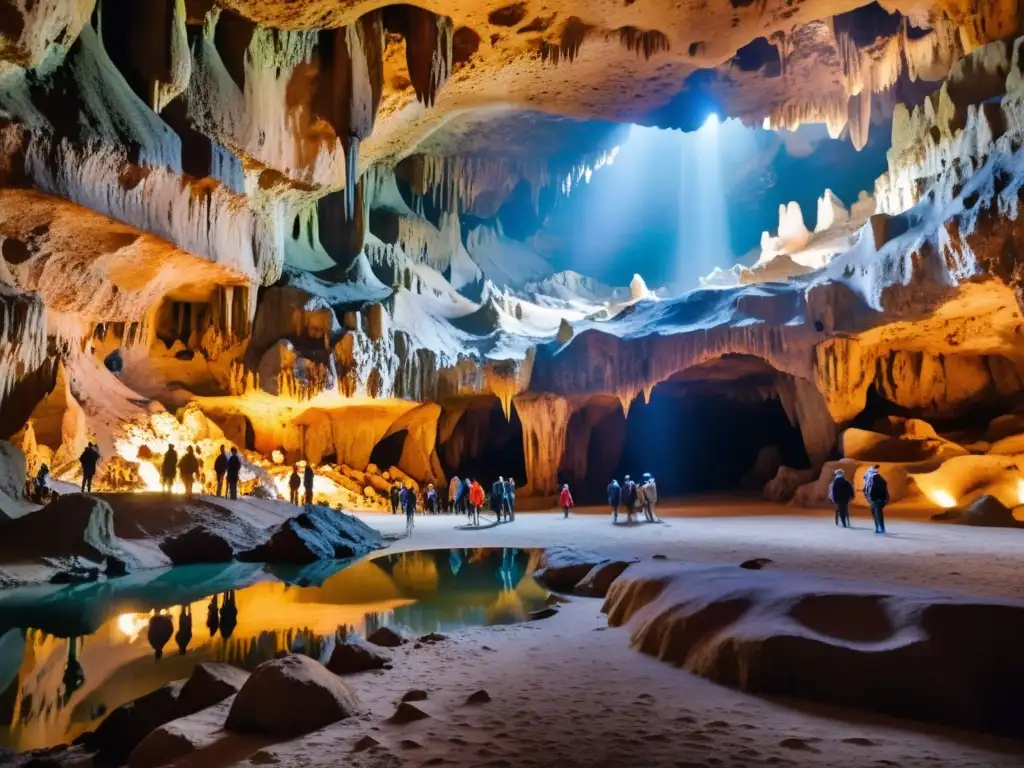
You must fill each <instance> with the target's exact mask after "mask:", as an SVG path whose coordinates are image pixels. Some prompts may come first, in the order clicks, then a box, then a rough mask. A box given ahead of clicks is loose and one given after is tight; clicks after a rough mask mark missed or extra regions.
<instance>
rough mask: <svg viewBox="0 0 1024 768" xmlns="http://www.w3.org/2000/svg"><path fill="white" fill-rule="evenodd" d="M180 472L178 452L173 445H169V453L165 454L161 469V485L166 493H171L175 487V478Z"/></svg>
mask: <svg viewBox="0 0 1024 768" xmlns="http://www.w3.org/2000/svg"><path fill="white" fill-rule="evenodd" d="M177 474H178V452H177V451H176V450H174V446H173V445H168V446H167V453H165V454H164V463H163V466H162V467H161V469H160V485H161V487H162V488H163V491H164V493H170V492H171V489H172V488H173V487H174V478H175V477H176V476H177Z"/></svg>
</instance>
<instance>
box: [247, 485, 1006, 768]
mask: <svg viewBox="0 0 1024 768" xmlns="http://www.w3.org/2000/svg"><path fill="white" fill-rule="evenodd" d="M663 513H664V514H665V517H666V518H668V520H667V523H666V524H664V525H639V526H635V527H612V525H611V524H610V520H609V519H608V517H607V516H606V514H605V510H603V509H600V508H596V507H595V508H582V509H579V510H577V513H576V514H574V515H573V516H571V517H570V519H569V520H563V519H562V516H561V513H560V512H559V513H554V512H535V513H520V514H519V515H518V516H517V520H516V522H515V523H514V524H511V525H502V526H498V527H494V528H489V529H485V530H480V531H456V530H454V526H455V524H456V523H457V519H456V518H454V517H452V516H447V515H439V516H420V517H418V518H417V521H416V527H415V530H414V532H413V535H412V536H411V537H408V538H402V539H400V540H398V541H397V542H396V543H395V545H394V547H395V548H396V549H407V550H411V549H421V548H436V547H452V546H458V547H476V546H481V547H494V546H499V547H500V546H516V547H544V546H552V545H555V544H571V545H575V546H578V547H581V548H587V549H593V550H596V551H599V552H602V553H608V554H624V555H635V556H650V555H652V554H656V553H659V554H664V555H667V556H668V557H669V558H672V559H685V560H693V561H704V562H713V561H719V562H736V563H739V562H742V561H743V560H746V559H748V558H753V557H769V558H771V559H772V560H773V561H774V567H778V568H785V569H787V570H792V571H803V572H815V573H822V574H828V575H833V576H840V577H850V578H858V579H866V580H875V581H883V582H888V583H896V584H903V585H905V586H910V585H913V586H928V587H932V588H940V589H946V590H949V591H958V592H965V593H972V594H978V595H987V596H993V597H1016V598H1020V597H1022V595H1024V564H1022V561H1021V559H1020V557H1019V551H1020V547H1021V545H1022V544H1024V531H1014V530H993V529H977V528H963V527H958V526H951V525H942V524H938V523H930V522H924V519H926V516H927V514H928V511H926V510H921V509H899V508H897V509H895V510H894V511H893V513H892V515H891V516H890V520H889V526H888V527H889V528H890V530H891V533H890V534H889V535H886V536H884V537H883V536H876V535H875V534H874V533H873V528H872V527H871V525H870V518H869V517H868V515H867V513H866V511H864V510H855V512H854V522H855V525H857V528H855V529H854V530H850V531H843V530H838V529H836V528H835V527H834V525H833V523H832V519H831V513H830V512H829V511H827V510H800V509H794V508H791V507H783V506H778V505H773V504H768V503H764V502H750V501H748V502H742V501H728V500H724V499H710V500H709V499H698V500H681V501H674V502H671V503H669V504H665V505H664V509H663ZM361 517H363V519H364V520H366V521H367V522H369V523H370V524H372V525H374V526H376V527H378V528H380V529H382V530H383V531H385V532H388V533H396V534H397V533H403V532H404V528H405V521H404V518H402V517H401V516H392V515H390V514H380V513H376V514H373V513H365V514H362V515H361ZM458 522H460V521H458ZM600 608H601V601H600V600H596V599H587V598H573V599H572V600H571V602H569V603H568V604H566V605H565V606H563V608H562V610H561V611H560V613H559V614H558V615H556V616H554V617H553V618H551V619H547V620H544V621H538V622H529V623H526V624H519V625H513V626H506V627H489V628H479V629H470V630H466V631H464V632H460V633H457V634H456V635H454V636H453V637H452V638H451V640H450V641H449V642H446V643H441V644H439V645H436V646H423V647H421V648H415V647H411V648H410V647H409V646H404V647H403V648H402V649H399V650H398V651H396V664H395V667H394V669H393V670H391V671H388V672H385V673H369V674H366V675H358V676H355V677H353V678H352V684H353V686H354V687H355V688H356V689H357V690H358V691H359V693H360V695H361V696H362V697H363V701H364V702H365V703H366V704H367V705H368V708H369V710H370V713H369V714H368V715H366V716H364V717H363V718H361V719H360V720H359V721H348V722H344V723H339V724H337V725H336V726H332V727H330V728H327V729H325V730H323V731H321V732H318V733H317V734H314V735H312V736H310V737H308V738H307V739H305V740H299V741H294V742H290V743H288V744H279V745H275V746H267V747H264V749H263V750H261V751H260V752H259V753H258V754H256V755H252V754H251V753H250V758H251V763H250V764H266V763H278V764H288V765H292V764H308V765H310V766H321V765H322V766H328V765H334V764H336V762H335V760H336V754H337V752H338V751H345V752H348V756H349V757H350V758H351V763H350V764H352V765H357V766H391V765H438V764H449V765H465V766H477V765H479V766H594V765H601V766H627V765H645V766H662V765H665V766H668V765H672V766H684V767H687V768H712V766H716V767H718V768H753V767H754V766H763V765H789V766H850V767H851V768H853V766H858V767H859V766H868V765H877V766H884V765H898V766H904V767H916V766H958V767H959V766H1011V765H1012V766H1019V765H1022V764H1024V743H1020V742H1015V741H1010V740H1006V739H998V738H993V737H988V736H982V735H978V734H970V733H965V732H958V731H955V730H952V729H947V728H936V727H930V726H922V725H918V724H915V723H910V722H907V721H900V720H896V719H893V718H887V717H881V716H876V715H870V714H865V713H861V712H851V711H849V710H843V709H837V708H830V707H825V706H821V705H813V704H808V703H805V702H792V701H791V702H786V701H780V700H773V699H768V698H762V697H756V696H751V695H747V694H744V693H740V692H737V691H734V690H731V689H728V688H724V687H722V686H718V685H715V684H713V683H711V682H709V681H707V680H704V679H702V678H698V677H695V676H693V675H691V674H689V673H687V672H685V671H682V670H680V669H676V668H673V667H670V666H668V665H665V664H663V663H661V662H658V661H656V660H654V659H652V658H650V657H647V656H644V655H642V654H640V653H638V652H636V651H633V650H631V649H630V648H629V643H628V635H627V630H625V629H623V628H609V627H608V626H607V623H606V621H605V617H604V616H603V615H602V614H601V613H600ZM414 688H420V689H423V690H425V691H427V692H428V696H429V698H428V699H427V700H426V701H423V702H418V703H417V706H418V707H420V708H421V709H422V710H423V711H424V712H426V713H427V714H428V715H429V717H428V718H426V719H423V720H420V721H417V722H414V723H411V724H407V725H401V726H398V725H394V724H391V723H388V722H386V720H387V718H388V717H389V716H390V714H391V713H392V712H393V711H394V707H395V705H396V703H397V702H398V700H399V699H400V698H401V696H402V695H403V694H404V693H405V692H406V691H408V690H411V689H414ZM478 689H484V690H486V691H488V693H489V694H490V695H491V697H492V699H493V700H492V701H491V702H490V703H488V704H484V705H468V704H466V703H465V700H466V697H467V696H468V695H469V694H470V693H472V692H473V691H476V690H478ZM365 736H371V737H372V738H373V739H374V740H375V741H376V742H378V743H379V745H377V746H372V747H371V748H370V749H368V750H366V751H353V752H349V750H351V749H352V748H353V747H352V745H354V744H356V742H357V741H359V740H360V739H362V738H363V737H365Z"/></svg>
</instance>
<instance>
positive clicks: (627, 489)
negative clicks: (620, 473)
mask: <svg viewBox="0 0 1024 768" xmlns="http://www.w3.org/2000/svg"><path fill="white" fill-rule="evenodd" d="M636 497H637V488H636V483H634V482H633V480H632V479H631V478H630V476H629V475H626V477H625V479H624V480H623V481H622V506H624V507H625V508H626V522H628V523H631V522H633V506H634V505H635V504H636Z"/></svg>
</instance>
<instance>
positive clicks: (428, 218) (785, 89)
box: [0, 0, 1024, 550]
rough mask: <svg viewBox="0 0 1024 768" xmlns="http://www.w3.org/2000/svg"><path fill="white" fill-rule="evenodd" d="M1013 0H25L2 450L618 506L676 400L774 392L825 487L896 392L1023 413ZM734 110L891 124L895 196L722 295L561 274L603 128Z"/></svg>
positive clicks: (69, 473) (785, 124) (108, 468)
mask: <svg viewBox="0 0 1024 768" xmlns="http://www.w3.org/2000/svg"><path fill="white" fill-rule="evenodd" d="M1016 10H1017V9H1016V3H1015V2H1010V1H1009V0H1007V1H1005V2H1004V1H1002V0H1000V2H993V3H980V4H979V3H973V4H962V3H961V4H955V3H953V4H951V3H938V2H923V3H922V2H920V1H917V0H915V2H903V0H896V1H895V2H887V3H884V4H878V3H865V2H863V0H833V1H832V2H829V3H812V2H809V0H787V2H785V3H783V2H782V0H767V2H761V3H740V2H734V3H731V4H720V7H719V5H715V6H713V7H712V6H708V4H706V3H696V2H687V3H684V4H683V5H682V6H677V5H676V4H671V3H667V2H664V0H657V1H656V2H654V3H653V4H651V3H646V4H645V5H644V7H643V8H642V9H641V8H639V7H637V6H635V5H630V4H627V5H626V6H625V7H619V8H616V9H614V10H613V9H611V8H610V7H603V6H601V7H596V6H594V7H591V6H586V5H585V4H584V5H581V4H579V3H568V4H566V3H561V4H559V5H558V6H557V8H552V9H550V10H548V9H545V8H541V7H539V6H535V4H532V3H518V4H513V5H508V4H501V3H497V2H480V3H469V4H466V3H446V2H441V3H436V4H434V5H432V6H431V7H430V8H429V9H421V8H417V7H414V6H405V5H402V6H389V7H387V8H376V7H371V5H367V4H361V3H347V4H341V5H339V4H337V3H330V2H325V0H298V1H297V2H277V1H271V2H266V1H261V2H250V1H249V0H216V2H187V3H186V2H182V1H181V0H178V2H170V0H168V1H167V2H164V1H163V0H161V1H160V2H157V3H153V4H152V7H149V5H146V7H145V8H143V7H142V6H139V5H138V4H134V3H129V2H125V0H96V2H71V1H69V2H51V3H24V2H22V3H14V4H12V5H11V8H10V9H9V10H8V11H7V12H4V13H3V14H0V61H2V66H0V118H2V119H0V256H2V259H0V437H13V439H14V441H15V442H16V443H17V444H18V445H19V446H21V447H23V448H24V449H25V451H26V453H27V454H28V455H27V459H28V466H29V467H33V468H35V467H38V466H40V465H41V464H42V463H44V462H49V463H50V464H51V465H52V466H51V469H52V470H53V472H54V474H55V476H56V477H58V478H59V479H62V480H71V481H74V480H77V477H76V472H77V469H76V466H75V459H76V457H77V456H78V455H79V453H80V451H81V449H82V447H83V445H84V444H85V443H86V442H88V441H90V439H91V440H93V441H95V442H97V443H98V444H99V446H100V450H101V453H102V455H103V457H104V458H103V467H102V470H101V473H100V475H99V477H98V483H99V485H100V486H101V487H103V488H109V489H115V488H116V489H123V490H141V489H145V488H151V487H152V485H153V481H154V476H153V472H154V471H155V467H156V464H157V462H158V461H159V457H160V456H161V455H162V454H163V453H164V452H165V451H166V450H167V448H168V446H169V445H172V444H184V443H186V442H193V443H197V444H199V445H200V448H201V454H202V456H203V459H204V464H209V463H212V458H213V455H214V454H215V453H216V452H217V451H218V450H219V446H220V445H225V446H226V447H231V446H232V445H234V446H235V447H237V448H238V449H240V450H241V451H242V452H243V453H244V454H245V456H246V470H245V482H246V483H247V487H248V489H249V490H257V489H258V492H259V493H262V494H267V495H277V494H279V493H280V492H281V491H282V490H284V489H285V488H286V483H287V477H288V475H289V474H290V467H291V466H292V465H294V464H296V463H297V462H304V461H309V462H311V463H313V464H314V465H316V471H317V475H316V477H317V481H316V486H315V488H314V493H315V495H316V496H317V499H318V500H324V501H327V502H329V503H332V504H340V505H342V506H360V505H362V506H366V505H369V506H380V505H383V504H385V503H386V502H385V499H384V493H385V492H386V490H387V489H388V487H389V486H390V485H391V484H392V483H394V482H395V481H399V482H412V483H415V484H416V485H417V487H419V486H420V485H421V484H422V483H424V482H435V483H438V484H440V485H443V484H444V483H445V482H446V480H447V477H448V476H449V475H452V474H457V473H458V472H460V471H461V472H462V474H463V475H465V474H467V473H469V472H471V471H472V472H473V473H475V474H481V473H484V474H486V473H491V472H494V473H495V474H496V473H497V472H499V471H500V468H498V467H493V468H492V467H490V466H484V465H486V464H489V463H502V464H503V465H508V466H509V469H508V470H507V471H508V472H510V473H511V472H522V471H525V477H518V478H516V479H517V480H518V481H519V483H520V486H525V488H523V492H525V493H529V492H532V493H536V494H550V493H552V492H553V491H554V490H555V489H556V488H557V486H558V484H559V482H560V481H562V480H565V479H567V478H568V479H571V480H572V481H573V482H574V483H577V484H579V483H584V484H586V483H591V484H595V483H596V478H597V477H598V476H599V475H602V474H609V473H611V472H613V471H614V470H615V469H616V465H617V462H618V460H619V457H620V456H626V458H627V459H628V451H626V449H625V446H626V443H627V441H628V433H629V428H630V426H629V425H630V424H631V423H633V422H631V421H630V411H631V409H632V408H634V407H635V404H636V403H638V402H642V403H643V404H644V405H645V406H646V405H647V404H649V403H650V402H651V399H652V395H653V396H654V397H655V399H657V395H658V394H659V392H660V393H663V394H664V393H666V392H668V391H670V390H671V391H672V392H674V393H675V394H677V395H680V396H684V397H686V396H698V397H704V396H714V397H720V398H721V397H724V398H732V399H734V400H736V401H737V402H743V403H746V404H748V405H749V404H751V403H762V404H763V403H775V404H777V405H778V407H780V408H781V409H782V411H783V412H784V413H785V416H786V418H787V419H788V422H789V424H790V426H791V427H792V428H793V429H794V430H796V431H797V432H798V434H799V436H800V440H801V441H802V443H803V447H802V450H803V452H804V454H805V455H806V461H805V462H804V463H805V464H806V465H807V466H798V467H792V468H791V469H793V470H794V471H799V472H806V471H808V470H811V471H817V470H819V469H820V468H821V467H822V466H823V465H824V464H825V463H826V462H827V461H829V460H834V459H836V458H837V457H838V455H839V445H838V442H837V438H838V435H839V434H840V432H841V431H842V429H843V428H844V427H846V426H848V424H849V423H850V422H852V421H853V420H854V419H855V418H857V417H858V416H859V415H860V414H861V413H862V412H864V411H865V408H866V407H868V405H869V402H870V401H873V399H875V398H878V399H880V400H882V401H884V402H886V403H888V404H890V405H892V406H894V407H898V408H901V409H904V410H905V411H907V412H908V413H910V415H916V416H923V417H927V418H945V417H949V416H954V415H960V414H963V413H965V412H967V411H968V410H970V409H971V408H976V407H980V406H982V405H984V406H986V407H992V406H998V407H1003V405H1004V404H1007V403H1008V402H1009V401H1010V400H1012V399H1013V398H1015V397H1016V396H1017V395H1020V394H1021V393H1022V391H1024V368H1022V365H1024V362H1022V358H1021V356H1020V355H1019V353H1018V352H1017V351H1016V350H1017V348H1018V347H1019V335H1020V327H1021V324H1020V309H1021V301H1022V298H1021V297H1022V290H1024V289H1022V285H1021V282H1022V278H1021V275H1022V274H1024V272H1022V270H1021V268H1020V266H1019V264H1018V261H1019V260H1018V259H1017V256H1016V242H1017V239H1018V237H1017V225H1016V220H1017V215H1018V198H1019V194H1018V193H1019V190H1020V187H1021V183H1020V181H1019V179H1020V173H1019V172H1018V170H1017V167H1016V159H1017V154H1018V153H1019V145H1020V143H1021V141H1022V139H1021V135H1022V131H1024V125H1022V122H1021V119H1020V113H1021V110H1020V104H1019V102H1020V101H1021V99H1022V98H1024V96H1022V94H1024V82H1022V80H1021V77H1020V71H1021V66H1020V64H1021V62H1020V57H1021V55H1022V53H1021V44H1020V39H1017V40H1015V39H1014V37H1013V36H1014V35H1015V34H1017V33H1018V32H1019V29H1018V25H1019V15H1018V14H1017V12H1016ZM929 84H930V85H929ZM710 113H715V114H720V115H722V116H724V117H736V118H739V119H741V120H742V121H744V122H745V123H746V124H748V125H756V126H767V127H769V128H773V129H793V128H795V127H796V126H797V125H799V124H801V123H805V122H823V123H825V124H826V126H827V128H828V131H829V133H830V134H831V135H832V136H833V137H840V136H844V137H845V138H848V139H849V140H850V141H851V142H852V143H853V144H854V145H855V146H857V147H862V146H864V145H865V142H866V141H867V136H868V133H869V132H870V131H872V130H874V131H877V130H879V128H878V125H879V123H880V122H881V121H884V120H887V119H888V115H889V114H890V113H891V115H892V146H891V149H890V151H889V155H888V163H889V167H888V171H887V172H886V173H885V174H884V175H883V176H882V177H881V178H880V179H879V180H878V182H877V185H876V188H875V190H874V193H873V195H867V194H866V193H865V194H862V196H861V198H860V199H859V200H857V201H856V202H854V203H853V204H852V205H851V206H850V207H849V208H847V207H846V205H845V204H844V203H843V202H842V201H840V200H839V199H838V198H837V197H836V196H835V195H833V194H832V193H831V192H829V191H828V190H825V191H824V193H823V194H822V196H821V198H820V199H819V201H818V204H817V219H816V226H815V227H814V229H813V231H811V230H810V229H809V228H808V226H807V225H806V223H805V221H804V211H802V210H801V209H800V206H799V205H797V204H796V203H792V204H789V205H786V206H783V207H782V209H781V210H780V216H779V225H778V230H777V232H776V233H775V234H769V233H765V236H764V237H763V238H762V247H761V252H760V257H759V258H758V259H757V261H756V262H755V263H753V264H751V266H749V267H737V268H736V269H735V270H733V271H722V270H719V271H718V272H716V273H715V274H714V275H713V276H712V277H711V278H709V279H708V280H707V281H705V283H704V285H705V286H706V287H707V289H706V290H698V291H691V292H688V293H686V294H684V295H682V296H669V295H666V294H665V292H664V291H663V290H660V289H659V290H655V291H652V290H650V288H649V287H648V285H647V283H646V282H645V280H644V278H643V277H642V276H641V275H636V276H635V277H634V278H633V280H632V281H631V283H630V285H629V286H628V287H627V286H621V287H609V286H604V285H601V284H600V283H597V282H596V281H593V280H591V279H589V278H585V277H583V276H581V275H579V274H577V273H574V272H556V271H555V270H554V268H553V267H552V266H551V263H550V262H549V261H548V260H547V259H546V258H545V256H544V255H542V253H543V249H542V247H541V246H542V242H541V239H540V238H539V233H542V231H543V227H544V225H545V223H546V222H547V221H548V220H549V218H550V217H551V215H552V212H553V211H554V210H555V209H556V206H557V205H558V204H559V203H560V202H561V201H564V200H565V199H566V198H567V197H568V196H570V195H572V194H574V191H575V190H578V188H579V187H580V186H581V185H584V184H586V183H587V182H589V181H590V179H591V178H592V177H593V175H594V174H595V173H601V172H602V169H603V168H605V167H606V166H607V165H608V164H610V163H613V162H615V160H616V157H618V145H619V144H620V142H622V141H623V140H624V139H625V137H626V131H625V129H624V128H623V127H622V126H619V125H616V124H615V123H617V122H623V123H624V122H633V123H638V124H643V125H657V126H660V127H672V128H681V129H684V130H692V129H695V128H697V127H699V126H700V125H703V124H704V122H705V120H706V119H707V116H708V114H710ZM586 118H596V119H592V120H589V121H585V119H586ZM513 210H514V211H517V212H518V214H517V215H516V216H512V215H511V211H513ZM808 212H810V211H808ZM711 286H715V288H714V289H711ZM751 360H755V361H757V362H756V363H755V364H752V363H751ZM752 365H753V367H752ZM755 368H756V370H755ZM659 387H660V388H661V389H659ZM641 394H642V395H643V398H642V400H641V399H640V398H639V396H640V395H641ZM487 403H491V404H493V403H499V404H500V409H501V413H502V414H503V415H504V418H505V424H504V426H499V425H498V424H497V422H496V420H495V419H492V418H491V414H490V406H488V405H486V404H487ZM615 405H618V408H619V410H621V413H622V419H623V420H624V421H625V425H623V424H622V422H620V421H619V420H618V419H619V416H618V415H615V414H614V413H613V412H614V411H615V410H616V409H615V407H614V406H615ZM1007 407H1010V406H1007ZM634 418H635V417H634ZM499 430H500V431H501V435H500V439H498V438H497V437H490V438H489V437H487V435H496V434H497V432H498V431H499ZM597 442H599V443H600V444H601V445H602V446H604V451H603V452H602V455H601V456H600V457H598V458H596V459H595V457H594V453H595V451H592V450H591V447H592V446H594V445H595V443H597ZM495 444H498V446H497V447H495ZM516 444H518V446H519V448H518V449H517V450H513V448H512V447H510V446H515V445H516ZM759 447H763V446H759ZM1011 447H1012V446H1009V445H1008V444H1004V445H1002V446H1001V447H1000V450H1001V451H1004V452H1005V451H1009V450H1010V449H1011ZM999 455H1015V454H1013V453H1011V454H1006V453H1002V454H999ZM512 465H515V466H512ZM520 466H521V467H522V469H520ZM371 468H372V471H371ZM744 469H746V468H744ZM299 527H302V526H301V525H300V526H299ZM194 535H195V534H194ZM281 535H284V534H283V533H282V534H281ZM170 546H171V547H172V549H173V548H174V547H173V544H171V545H170ZM282 546H284V545H282ZM314 549H316V547H314ZM221 550H223V547H221Z"/></svg>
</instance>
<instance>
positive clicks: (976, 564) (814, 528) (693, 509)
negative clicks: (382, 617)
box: [359, 497, 1024, 600]
mask: <svg viewBox="0 0 1024 768" xmlns="http://www.w3.org/2000/svg"><path fill="white" fill-rule="evenodd" d="M934 511H935V510H934V509H933V508H928V509H925V508H921V507H912V506H906V505H893V507H891V508H890V509H887V510H886V529H887V531H888V532H887V533H886V535H884V536H879V535H876V534H875V533H874V526H873V524H872V522H871V514H870V513H869V512H868V510H867V509H866V508H861V507H854V508H853V510H852V511H851V522H852V524H853V526H854V527H853V528H852V529H850V530H843V529H841V528H837V527H836V526H835V524H834V519H833V513H832V511H831V510H829V509H803V508H800V507H791V506H784V505H780V504H773V503H770V502H765V501H760V500H752V499H748V500H743V499H733V500H730V499H727V498H724V497H703V498H695V499H672V500H669V501H668V502H666V503H664V504H662V505H659V508H658V514H659V516H661V517H663V518H664V519H665V522H663V523H662V524H649V523H645V524H637V525H633V526H623V525H618V526H613V525H612V524H611V515H610V514H609V513H608V510H607V509H606V508H603V507H580V508H577V509H576V510H574V511H573V512H572V513H570V516H569V519H568V520H563V519H562V513H561V511H558V512H555V511H550V512H520V513H517V515H516V520H515V522H514V523H509V524H503V525H499V526H495V527H491V528H486V529H482V530H469V531H466V530H455V526H456V525H461V524H462V522H463V521H464V518H461V517H458V516H453V515H417V517H416V526H415V529H414V531H413V534H412V536H411V537H408V538H402V539H399V540H398V541H396V542H395V543H394V544H393V545H392V546H393V548H395V549H407V550H412V549H435V548H443V547H456V546H457V547H530V548H542V547H550V546H554V545H570V546H575V547H578V548H581V549H588V550H593V551H595V552H598V553H601V554H609V555H625V556H633V557H650V556H651V555H654V554H663V555H666V556H668V557H669V558H671V559H674V560H686V561H691V562H708V563H736V564H739V563H741V562H743V561H744V560H749V559H752V558H758V557H767V558H770V559H771V560H772V561H773V567H775V568H780V569H785V570H788V571H798V572H807V573H815V574H820V575H826V576H836V577H842V578H848V579H857V580H866V581H875V582H884V583H887V584H896V585H902V586H914V587H924V586H927V587H930V588H934V589H941V590H945V591H950V592H958V593H964V594H973V595H984V596H988V597H996V598H1010V599H1018V600H1024V558H1021V556H1020V553H1021V551H1022V549H1024V529H1021V530H1014V529H1005V528H976V527H966V526H961V525H951V524H946V523H934V522H931V521H929V520H928V516H930V515H931V514H932V513H934ZM359 516H360V517H361V518H362V519H363V520H365V521H366V522H367V523H368V524H370V525H372V526H374V527H375V528H377V529H379V530H380V531H382V532H383V533H386V534H404V533H405V518H404V517H402V516H401V515H391V514H387V513H374V512H366V513H359ZM619 519H620V520H622V519H623V517H622V515H620V517H619Z"/></svg>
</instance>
